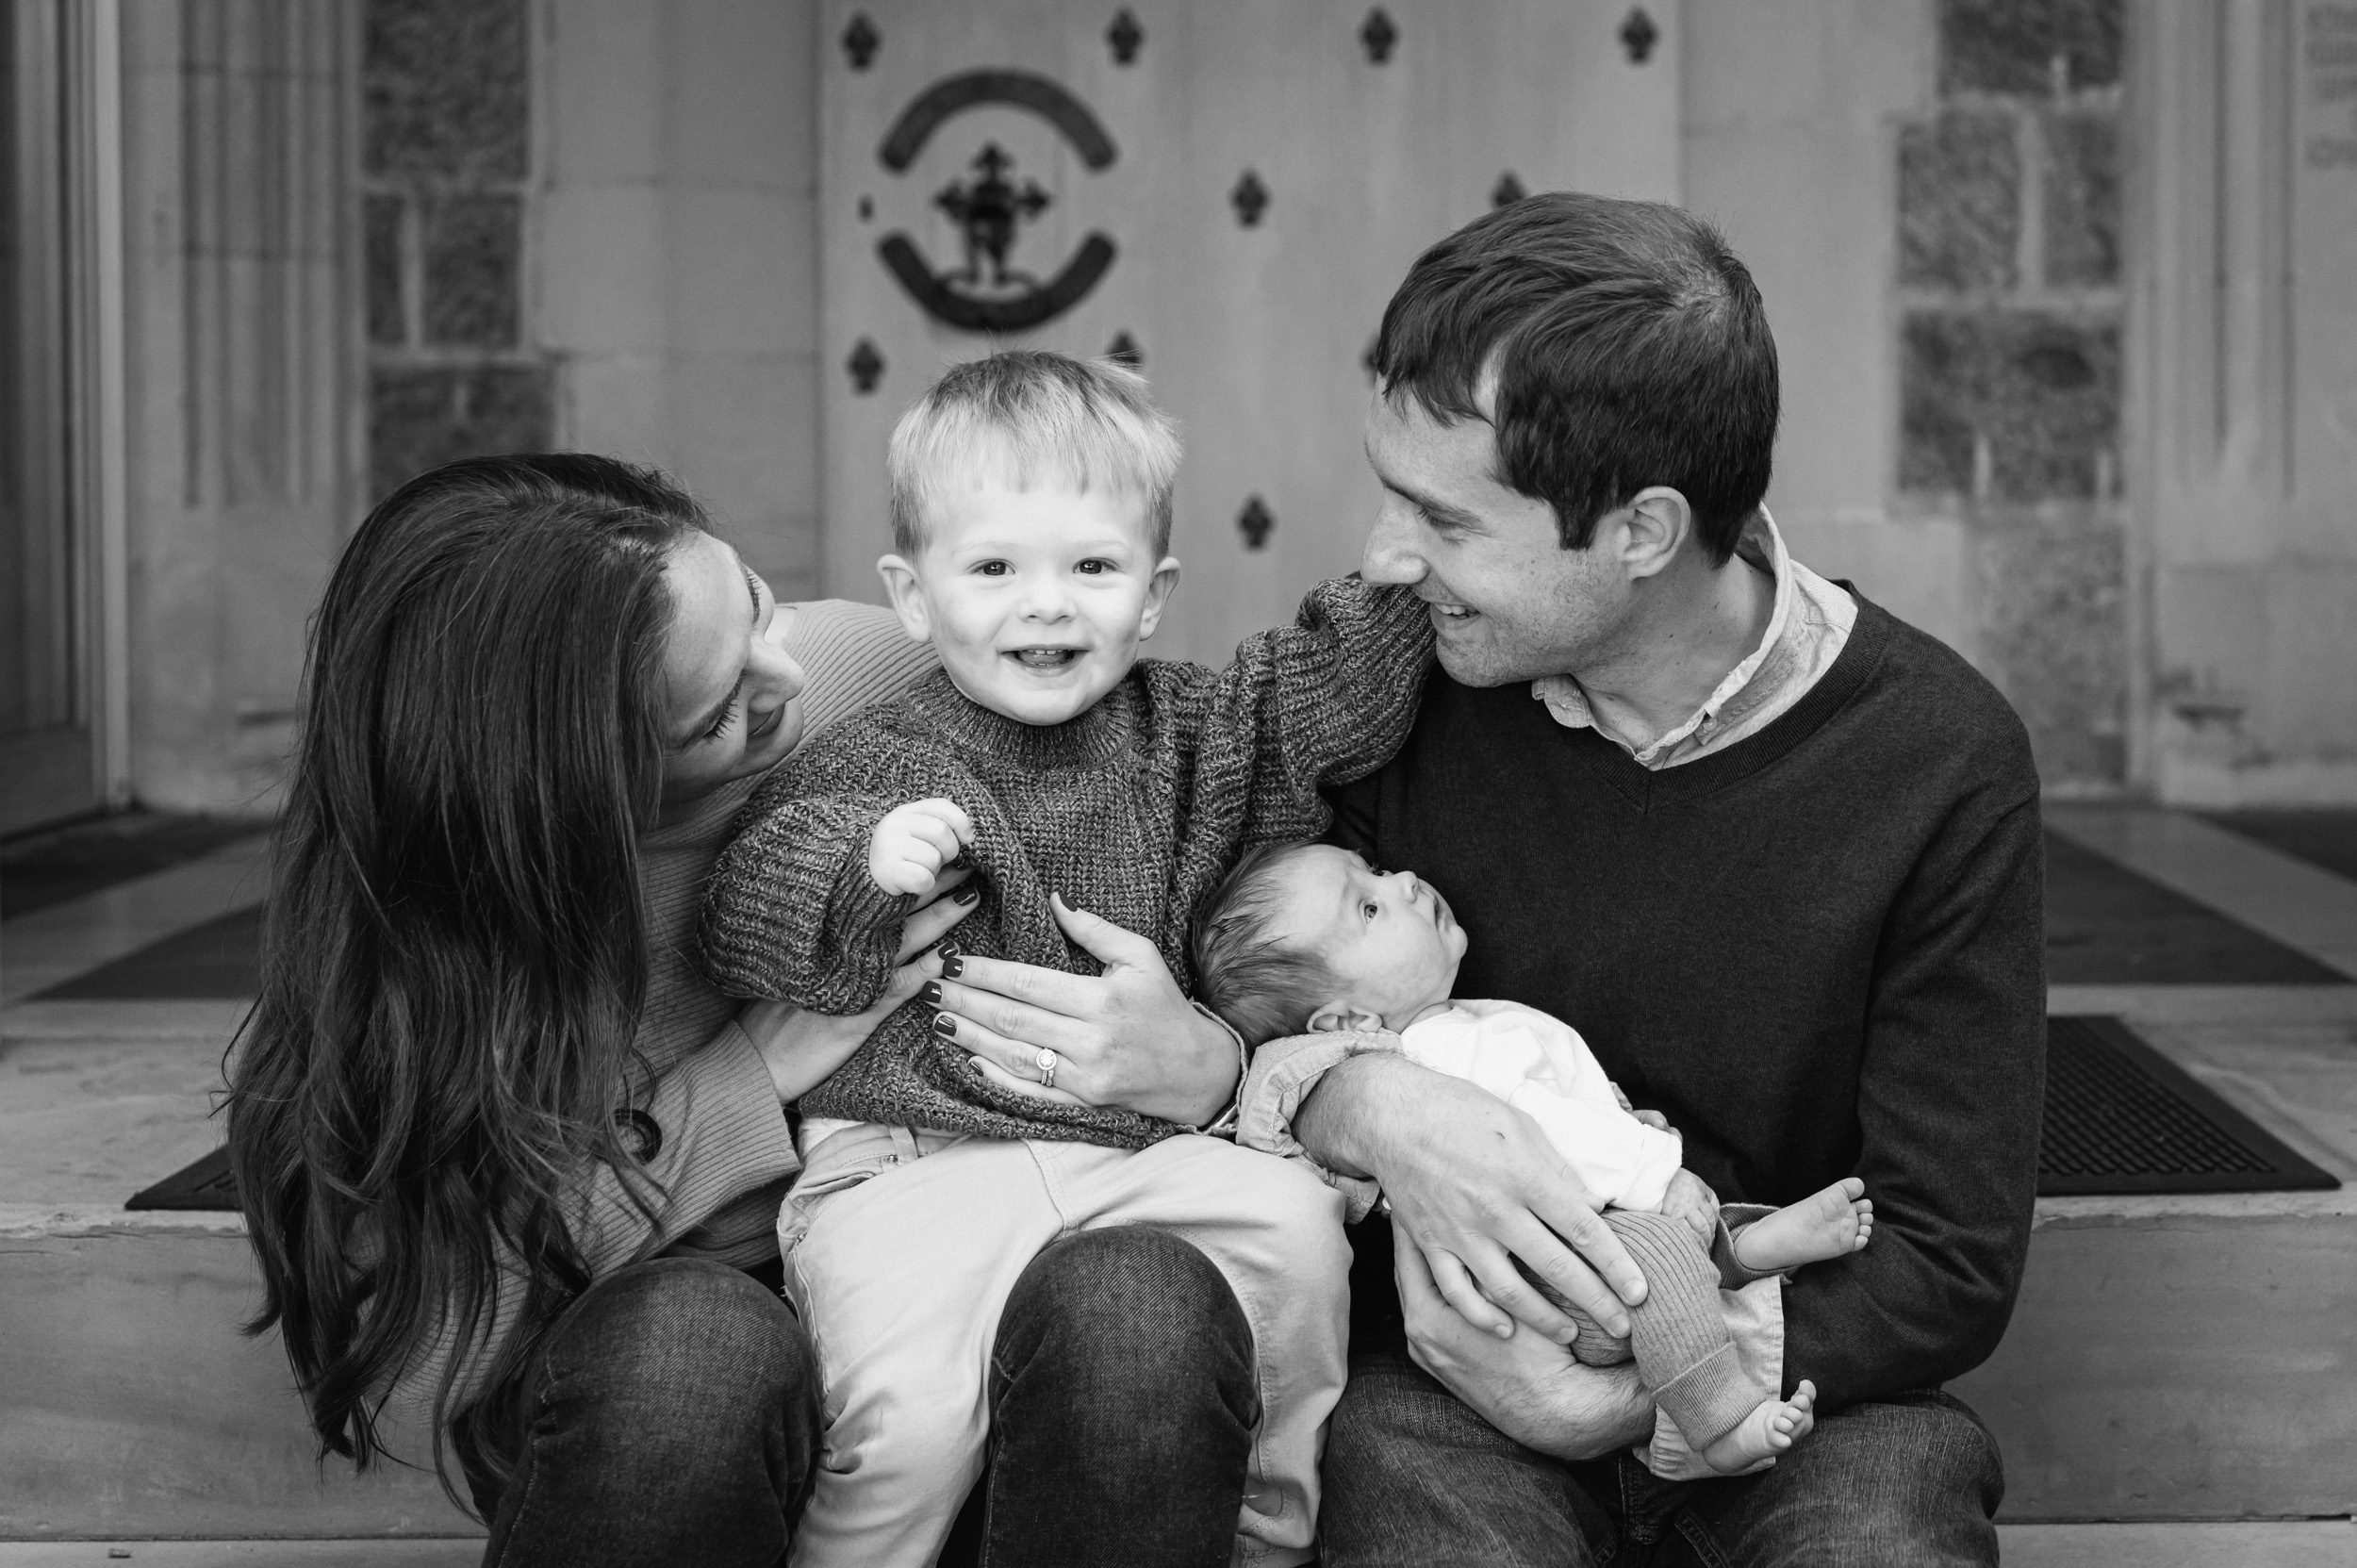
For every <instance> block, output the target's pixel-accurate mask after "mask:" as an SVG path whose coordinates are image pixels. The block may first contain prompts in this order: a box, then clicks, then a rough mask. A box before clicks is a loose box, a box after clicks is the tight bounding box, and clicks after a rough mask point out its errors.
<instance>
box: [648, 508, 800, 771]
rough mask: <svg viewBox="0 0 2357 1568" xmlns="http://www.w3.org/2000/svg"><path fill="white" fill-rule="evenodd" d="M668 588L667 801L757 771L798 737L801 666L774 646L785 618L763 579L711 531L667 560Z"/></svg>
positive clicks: (689, 541)
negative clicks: (669, 600)
mask: <svg viewBox="0 0 2357 1568" xmlns="http://www.w3.org/2000/svg"><path fill="white" fill-rule="evenodd" d="M663 576H664V582H665V583H666V585H667V586H668V587H669V588H670V590H671V603H672V606H673V610H672V616H671V633H670V639H669V641H668V643H667V644H666V645H665V648H664V652H663V684H664V699H665V706H664V715H665V717H664V726H663V738H664V751H663V801H664V803H665V804H666V805H681V804H684V803H686V802H688V801H695V800H699V799H701V798H702V797H703V796H705V795H708V794H710V793H711V792H712V791H713V790H715V789H717V788H718V787H719V786H720V785H722V784H727V783H729V782H730V781H731V780H733V779H742V778H746V777H748V776H750V775H751V774H754V773H763V772H766V771H768V769H769V768H770V767H773V766H775V765H776V764H777V762H778V761H779V760H780V759H781V758H783V756H784V755H785V754H786V753H787V752H788V751H793V750H794V745H795V743H796V742H797V741H799V740H800V739H801V738H802V707H801V703H800V702H799V701H797V699H798V698H799V697H800V696H801V692H802V686H803V684H804V683H803V679H802V668H801V666H799V665H798V664H796V663H795V662H794V661H793V660H792V659H790V658H788V657H787V656H786V654H785V651H784V649H783V648H782V647H780V646H779V644H780V643H781V642H782V641H783V632H784V630H785V619H784V618H783V617H781V616H780V615H779V614H778V602H777V601H776V600H775V599H773V598H772V597H770V593H769V585H768V584H766V583H765V582H763V581H762V580H761V579H760V578H759V577H758V576H756V575H755V574H754V573H753V572H752V571H751V570H750V569H749V568H747V567H746V565H745V563H744V562H743V561H742V560H740V559H738V558H737V554H736V552H735V551H733V550H731V549H730V548H729V547H728V546H727V545H725V544H723V543H721V542H720V541H719V540H718V539H717V538H715V537H713V536H711V535H709V534H702V533H699V534H691V535H690V536H688V538H687V541H686V542H685V543H684V544H682V545H681V546H680V547H679V548H678V549H677V550H675V551H674V552H672V553H671V560H670V564H669V565H668V566H667V567H665V568H664V570H663Z"/></svg>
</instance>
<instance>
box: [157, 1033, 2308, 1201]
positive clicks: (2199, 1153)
mask: <svg viewBox="0 0 2357 1568" xmlns="http://www.w3.org/2000/svg"><path fill="white" fill-rule="evenodd" d="M2339 1185H2340V1181H2339V1180H2338V1179H2336V1178H2335V1177H2333V1176H2332V1174H2331V1173H2330V1172H2328V1171H2325V1170H2321V1169H2319V1168H2318V1167H2317V1166H2316V1164H2313V1163H2312V1162H2310V1161H2308V1160H2306V1159H2304V1158H2303V1157H2301V1156H2300V1155H2299V1154H2298V1153H2297V1152H2295V1151H2294V1150H2292V1149H2291V1148H2290V1147H2286V1146H2285V1145H2284V1143H2283V1140H2282V1139H2280V1138H2278V1137H2276V1136H2275V1135H2274V1134H2273V1133H2271V1132H2269V1131H2266V1129H2265V1128H2263V1127H2261V1126H2259V1125H2258V1124H2257V1123H2256V1122H2254V1121H2252V1120H2251V1119H2250V1117H2249V1116H2246V1115H2244V1114H2242V1113H2241V1112H2240V1111H2237V1110H2235V1109H2234V1108H2233V1106H2231V1105H2229V1104H2227V1103H2226V1102H2225V1101H2224V1100H2223V1099H2220V1098H2218V1097H2217V1094H2216V1093H2215V1092H2214V1091H2212V1090H2211V1089H2210V1088H2208V1087H2207V1086H2206V1085H2204V1084H2202V1083H2201V1082H2200V1081H2198V1080H2196V1079H2195V1078H2193V1077H2192V1076H2191V1075H2190V1074H2188V1073H2187V1072H2186V1071H2185V1070H2184V1068H2182V1067H2180V1066H2178V1065H2177V1064H2175V1063H2174V1062H2171V1061H2170V1060H2169V1059H2168V1058H2167V1057H2166V1056H2163V1055H2162V1054H2161V1053H2160V1052H2159V1051H2156V1050H2154V1049H2153V1048H2151V1046H2148V1045H2146V1044H2145V1043H2144V1042H2143V1041H2142V1040H2139V1039H2137V1038H2136V1037H2135V1035H2134V1034H2132V1033H2131V1032H2129V1031H2128V1029H2127V1027H2126V1026H2125V1025H2123V1024H2121V1023H2120V1021H2119V1020H2118V1018H2112V1017H2065V1018H2050V1019H2048V1020H2047V1024H2046V1120H2045V1126H2044V1128H2043V1130H2042V1131H2041V1133H2040V1135H2039V1138H2038V1152H2037V1190H2038V1194H2039V1196H2040V1197H2060V1196H2063V1195H2066V1194H2095V1193H2102V1194H2129V1193H2266V1192H2295V1191H2302V1190H2319V1191H2320V1190H2324V1189H2329V1188H2332V1187H2337V1186H2339ZM237 1206H238V1188H237V1183H236V1181H235V1180H232V1179H231V1177H230V1174H229V1151H228V1150H227V1149H226V1148H217V1149H215V1150H213V1152H212V1153H210V1154H207V1155H206V1156H205V1157H204V1158H203V1159H202V1160H199V1161H197V1162H196V1163H195V1164H191V1165H190V1166H189V1167H188V1168H187V1169H185V1170H181V1171H177V1172H174V1173H173V1175H171V1176H167V1177H165V1178H164V1179H163V1180H161V1181H158V1182H157V1183H156V1184H155V1185H154V1186H152V1187H149V1188H148V1189H146V1190H145V1191H144V1192H141V1193H140V1194H139V1195H138V1196H137V1197H133V1198H132V1199H131V1201H130V1202H128V1203H126V1204H124V1208H126V1209H231V1210H234V1209H235V1208H237Z"/></svg>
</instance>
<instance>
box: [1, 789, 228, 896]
mask: <svg viewBox="0 0 2357 1568" xmlns="http://www.w3.org/2000/svg"><path fill="white" fill-rule="evenodd" d="M269 828H270V825H269V824H268V823H266V822H255V821H252V820H245V819H240V818H237V817H170V816H164V815H160V814H158V813H155V812H142V811H135V812H125V813H124V814H122V815H121V816H117V817H101V818H100V819H99V820H97V821H95V822H81V823H76V824H75V825H74V826H73V827H70V828H60V829H58V830H57V831H55V832H52V833H44V834H39V835H36V836H32V837H28V838H25V839H22V840H19V841H18V842H16V843H12V844H9V845H8V846H7V847H6V848H4V849H0V919H5V920H13V919H15V918H16V917H17V916H20V915H30V914H32V913H33V911H35V910H37V909H47V908H48V907H49V906H50V905H52V904H61V903H64V902H66V901H67V900H71V899H78V898H81V897H82V896H83V895H85V894H89V893H95V892H98V891H99V890H100V889H102V888H107V887H112V886H113V885H114V884H115V883H123V882H129V881H130V880H131V879H132V878H134V877H144V876H147V875H148V874H150V873H151V872H155V871H162V870H166V869H168V868H170V867H174V866H178V865H180V864H182V863H183V862H186V861H191V860H194V859H196V858H197V857H198V856H200V855H206V854H210V853H211V852H212V851H213V850H218V849H220V848H222V847H223V845H228V844H234V843H236V842H237V841H238V840H239V839H241V838H251V837H253V836H254V835H255V834H258V833H267V832H268V831H269Z"/></svg>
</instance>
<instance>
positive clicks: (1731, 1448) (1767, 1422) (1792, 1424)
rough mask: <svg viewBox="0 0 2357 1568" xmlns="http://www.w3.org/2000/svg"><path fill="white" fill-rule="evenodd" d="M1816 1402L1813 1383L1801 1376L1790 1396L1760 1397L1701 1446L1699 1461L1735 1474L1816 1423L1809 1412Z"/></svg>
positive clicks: (1793, 1440) (1770, 1455) (1798, 1438)
mask: <svg viewBox="0 0 2357 1568" xmlns="http://www.w3.org/2000/svg"><path fill="white" fill-rule="evenodd" d="M1816 1403H1817V1385H1816V1384H1814V1383H1812V1382H1810V1381H1809V1380H1808V1379H1807V1378H1802V1379H1801V1386H1800V1387H1799V1388H1796V1389H1794V1390H1793V1391H1792V1397H1791V1398H1789V1399H1762V1400H1761V1401H1760V1402H1759V1405H1758V1408H1757V1409H1755V1410H1754V1411H1752V1413H1751V1414H1749V1415H1747V1416H1745V1417H1744V1418H1743V1419H1742V1420H1740V1421H1739V1422H1737V1423H1736V1425H1735V1429H1734V1430H1733V1431H1731V1432H1729V1433H1727V1434H1726V1436H1724V1437H1722V1438H1721V1439H1719V1441H1718V1442H1716V1443H1713V1444H1710V1445H1709V1446H1708V1447H1706V1448H1705V1449H1704V1450H1703V1462H1704V1463H1706V1464H1707V1465H1709V1466H1710V1468H1712V1469H1713V1470H1716V1471H1717V1472H1719V1474H1721V1475H1722V1476H1736V1475H1740V1474H1741V1473H1742V1472H1744V1471H1746V1470H1749V1469H1750V1468H1751V1467H1752V1466H1753V1465H1755V1464H1757V1463H1758V1462H1759V1461H1761V1460H1772V1459H1774V1458H1775V1457H1776V1456H1777V1455H1778V1454H1781V1453H1783V1452H1784V1451H1785V1450H1786V1449H1788V1448H1789V1447H1791V1446H1792V1445H1793V1444H1795V1443H1798V1442H1800V1441H1801V1439H1803V1438H1805V1437H1806V1436H1808V1434H1809V1428H1812V1427H1815V1426H1816V1425H1817V1417H1816V1416H1815V1415H1813V1414H1811V1413H1810V1411H1811V1410H1812V1409H1813V1408H1814V1407H1815V1405H1816Z"/></svg>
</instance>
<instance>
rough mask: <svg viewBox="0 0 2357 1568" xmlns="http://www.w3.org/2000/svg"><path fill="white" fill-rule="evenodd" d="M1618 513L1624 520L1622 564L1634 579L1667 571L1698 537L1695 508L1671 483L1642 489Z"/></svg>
mask: <svg viewBox="0 0 2357 1568" xmlns="http://www.w3.org/2000/svg"><path fill="white" fill-rule="evenodd" d="M1617 515H1619V516H1620V517H1622V518H1623V522H1622V530H1621V531H1622V539H1621V563H1622V565H1623V566H1624V568H1625V569H1627V572H1628V574H1629V576H1630V577H1631V578H1638V577H1651V576H1653V575H1654V574H1655V573H1656V572H1658V571H1661V570H1663V569H1665V568H1667V567H1668V566H1669V564H1670V563H1671V562H1672V561H1674V560H1676V559H1677V557H1678V553H1679V552H1680V551H1682V550H1684V549H1685V548H1686V547H1687V545H1688V544H1689V542H1690V541H1691V540H1692V538H1693V536H1694V508H1693V507H1691V506H1689V505H1688V504H1687V501H1686V497H1685V495H1684V494H1683V493H1682V492H1680V491H1677V490H1673V489H1672V488H1671V487H1669V486H1667V485H1655V486H1651V487H1647V488H1645V489H1641V490H1640V491H1638V492H1637V494H1636V495H1635V496H1634V497H1632V498H1631V499H1630V501H1629V503H1628V504H1627V505H1626V506H1624V507H1622V508H1621V509H1620V513H1619V514H1617Z"/></svg>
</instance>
